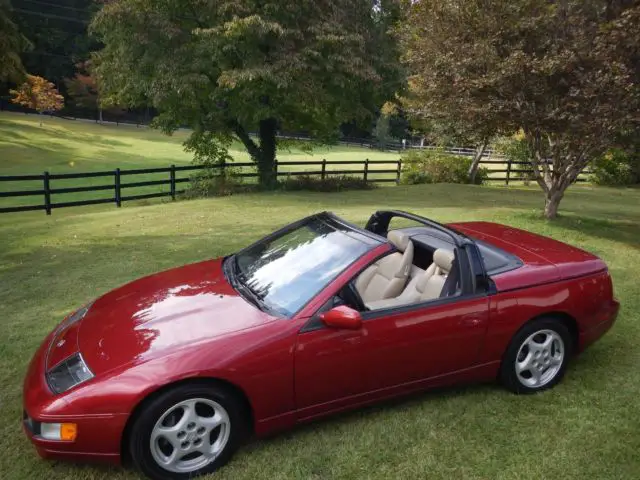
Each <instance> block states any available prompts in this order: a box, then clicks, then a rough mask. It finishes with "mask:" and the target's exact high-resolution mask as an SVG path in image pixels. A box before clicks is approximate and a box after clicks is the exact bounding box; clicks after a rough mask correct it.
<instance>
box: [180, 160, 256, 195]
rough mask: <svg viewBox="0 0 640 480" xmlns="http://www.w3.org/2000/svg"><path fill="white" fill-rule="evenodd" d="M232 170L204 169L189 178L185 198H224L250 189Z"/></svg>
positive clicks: (227, 168)
mask: <svg viewBox="0 0 640 480" xmlns="http://www.w3.org/2000/svg"><path fill="white" fill-rule="evenodd" d="M237 173H238V172H237V170H236V169H234V168H229V167H226V168H224V169H223V168H205V169H203V170H199V171H198V172H197V173H195V174H194V175H193V176H192V177H191V182H190V184H189V188H187V190H186V191H185V192H184V196H185V198H203V197H224V196H227V195H232V194H234V193H237V192H240V191H246V190H249V189H251V186H249V185H243V183H242V177H238V176H237V175H236V174H237Z"/></svg>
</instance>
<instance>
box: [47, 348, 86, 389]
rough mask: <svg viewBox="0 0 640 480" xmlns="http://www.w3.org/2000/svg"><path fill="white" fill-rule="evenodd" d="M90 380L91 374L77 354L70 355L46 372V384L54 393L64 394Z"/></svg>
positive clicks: (80, 356)
mask: <svg viewBox="0 0 640 480" xmlns="http://www.w3.org/2000/svg"><path fill="white" fill-rule="evenodd" d="M92 378H93V373H92V372H91V370H89V367H88V366H87V364H86V363H84V360H83V358H82V355H80V354H79V353H76V354H74V355H71V356H70V357H68V358H66V359H65V360H63V361H62V362H60V363H59V364H58V365H56V366H55V367H53V368H52V369H51V370H49V371H48V372H47V383H48V384H49V388H51V390H52V391H53V392H54V393H63V392H66V391H67V390H69V389H70V388H73V387H75V386H76V385H79V384H80V383H83V382H86V381H87V380H90V379H92Z"/></svg>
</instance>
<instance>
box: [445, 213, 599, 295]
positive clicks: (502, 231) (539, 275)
mask: <svg viewBox="0 0 640 480" xmlns="http://www.w3.org/2000/svg"><path fill="white" fill-rule="evenodd" d="M451 226H452V227H453V228H455V229H456V230H458V231H460V232H462V233H464V234H466V235H468V236H470V237H472V238H476V239H478V240H483V241H485V242H487V243H490V244H493V245H495V246H496V247H498V248H501V249H502V250H505V251H507V252H509V253H511V254H513V255H515V256H517V257H518V258H520V260H522V262H523V266H522V267H520V268H518V269H516V270H512V271H508V272H505V273H500V274H498V275H496V276H494V277H492V278H493V280H494V281H495V283H496V286H497V287H498V289H499V290H504V289H507V288H508V289H513V288H522V287H527V286H532V285H539V284H543V283H549V282H553V281H559V280H564V279H568V278H575V277H580V276H583V275H589V274H591V273H596V272H601V271H603V270H606V268H607V266H606V264H605V263H604V262H603V261H602V260H601V259H600V258H598V257H596V256H595V255H593V254H591V253H589V252H585V251H584V250H581V249H579V248H576V247H573V246H571V245H568V244H566V243H563V242H559V241H558V240H554V239H553V238H549V237H545V236H542V235H537V234H535V233H531V232H527V231H526V230H520V229H518V228H513V227H509V226H506V225H500V224H498V223H491V222H465V223H456V224H452V225H451ZM501 287H502V288H501Z"/></svg>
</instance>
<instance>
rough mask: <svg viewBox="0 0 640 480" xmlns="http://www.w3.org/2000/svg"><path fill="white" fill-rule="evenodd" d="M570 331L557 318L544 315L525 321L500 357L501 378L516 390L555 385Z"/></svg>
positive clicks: (567, 349) (567, 353)
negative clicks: (526, 322) (502, 356)
mask: <svg viewBox="0 0 640 480" xmlns="http://www.w3.org/2000/svg"><path fill="white" fill-rule="evenodd" d="M572 348H573V345H572V341H571V335H570V333H569V330H568V329H567V327H566V326H565V325H564V324H563V323H562V322H561V321H559V320H557V319H554V318H550V317H545V318H539V319H536V320H534V321H532V322H530V323H528V324H527V325H525V326H524V327H523V328H522V329H521V330H520V331H519V332H518V333H517V334H516V335H515V336H514V337H513V339H512V340H511V343H510V344H509V347H508V348H507V351H506V353H505V355H504V358H503V359H502V365H501V367H500V379H501V381H502V383H503V384H504V385H505V386H506V387H507V388H508V389H509V390H511V391H513V392H516V393H535V392H539V391H541V390H546V389H548V388H551V387H553V386H554V385H556V384H557V383H558V382H559V381H560V380H561V379H562V377H563V376H564V373H565V370H566V368H567V362H568V360H569V357H570V356H571V352H572Z"/></svg>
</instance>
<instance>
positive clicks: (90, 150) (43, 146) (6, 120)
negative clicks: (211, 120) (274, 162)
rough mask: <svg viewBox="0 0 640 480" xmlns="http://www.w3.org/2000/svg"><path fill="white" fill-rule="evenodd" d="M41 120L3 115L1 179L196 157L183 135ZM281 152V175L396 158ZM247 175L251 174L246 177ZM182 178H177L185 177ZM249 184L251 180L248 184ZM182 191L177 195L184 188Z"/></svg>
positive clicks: (77, 182) (67, 197)
mask: <svg viewBox="0 0 640 480" xmlns="http://www.w3.org/2000/svg"><path fill="white" fill-rule="evenodd" d="M39 122H40V118H38V116H37V115H25V114H20V113H10V112H0V175H27V174H42V172H44V171H48V172H50V173H56V174H60V173H76V172H91V171H107V170H109V171H112V170H114V169H115V168H120V169H122V170H124V169H133V168H153V167H169V166H171V165H172V164H175V165H188V164H190V162H191V160H192V158H193V157H192V155H191V154H189V153H187V152H185V151H184V149H183V147H182V144H183V142H184V141H185V140H186V139H187V137H188V136H189V133H188V132H186V131H178V132H176V133H174V134H173V135H172V136H167V135H164V134H162V133H161V132H159V131H157V130H153V129H150V128H144V127H140V128H138V127H136V126H135V125H133V126H132V125H120V126H115V125H111V124H105V125H100V124H97V123H95V122H86V121H81V120H65V119H60V118H49V117H45V119H44V122H43V125H42V126H40V123H39ZM288 144H289V145H290V147H288V148H287V147H286V146H285V147H283V148H282V149H280V151H279V152H278V162H279V167H278V169H279V171H285V172H286V171H290V170H296V171H300V170H307V171H314V170H315V171H317V170H319V168H320V167H319V165H318V166H316V165H304V166H302V165H298V166H287V165H286V163H287V162H295V161H317V162H321V161H322V159H326V160H327V161H335V160H340V161H347V160H348V161H364V160H365V159H367V158H368V159H369V160H391V161H396V160H397V159H398V158H399V155H398V153H396V152H381V151H378V150H372V149H370V148H360V147H347V146H342V145H340V146H338V145H336V146H315V147H314V148H313V149H312V150H311V151H307V150H301V149H300V146H301V144H297V146H296V144H291V142H289V143H288ZM230 153H231V155H232V156H233V158H234V160H235V161H236V162H238V163H245V162H250V158H249V155H248V154H247V152H246V150H245V149H244V147H243V146H242V145H241V144H240V143H237V142H236V143H233V144H232V146H231V148H230ZM370 168H371V169H372V170H376V169H377V170H390V169H393V168H396V167H395V165H393V164H388V165H371V166H370ZM327 169H328V170H353V171H357V175H358V176H361V175H362V169H363V166H362V165H328V166H327ZM243 170H244V171H246V172H249V171H251V169H250V168H245V169H243ZM168 175H169V174H168V173H155V174H144V175H135V176H127V177H123V180H122V182H123V183H125V182H129V183H133V182H144V181H154V180H167V179H168ZM188 176H189V174H188V173H187V172H179V174H178V178H180V177H188ZM376 176H377V177H381V178H382V177H385V178H395V175H394V174H375V173H374V174H372V175H371V177H370V178H376ZM248 181H251V180H248ZM113 183H114V179H113V177H112V176H109V177H96V178H81V179H69V180H66V179H65V180H52V181H51V188H68V187H79V186H94V185H113ZM184 186H185V184H181V185H180V187H179V188H184ZM42 188H43V187H42V181H39V180H38V181H25V182H2V183H0V192H2V191H11V190H14V191H15V190H41V189H42ZM160 191H164V192H167V191H169V186H168V185H156V186H151V187H135V188H130V189H126V190H123V195H138V194H146V193H154V192H160ZM112 197H113V190H104V191H96V192H81V193H64V194H56V195H53V197H52V201H53V202H54V203H57V202H69V201H76V200H89V199H96V198H112ZM37 204H40V205H42V204H43V198H42V197H41V196H32V197H9V198H0V207H12V206H20V205H37Z"/></svg>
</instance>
